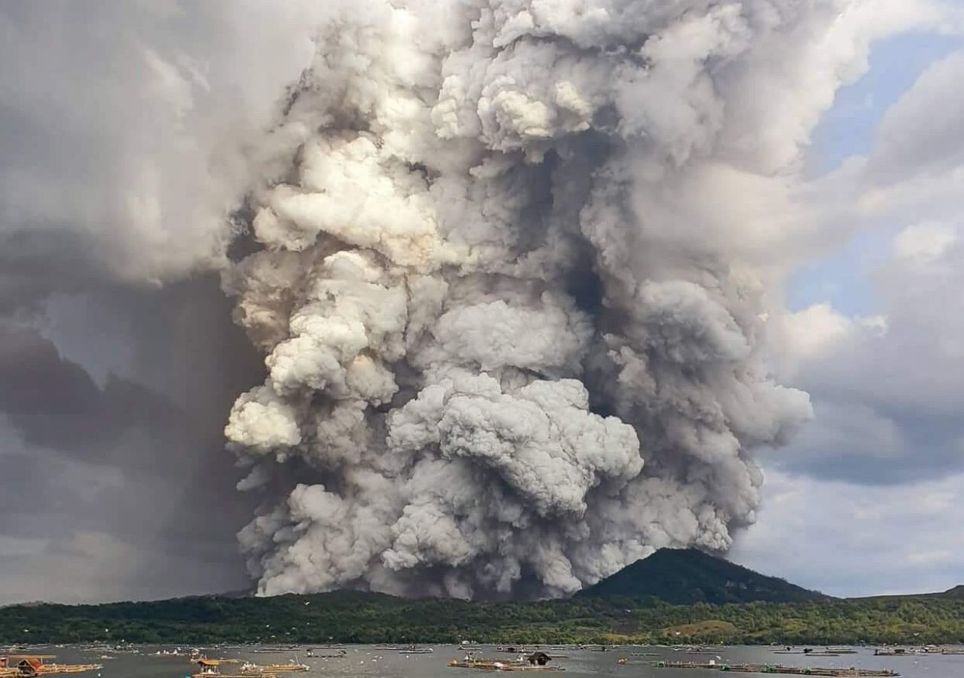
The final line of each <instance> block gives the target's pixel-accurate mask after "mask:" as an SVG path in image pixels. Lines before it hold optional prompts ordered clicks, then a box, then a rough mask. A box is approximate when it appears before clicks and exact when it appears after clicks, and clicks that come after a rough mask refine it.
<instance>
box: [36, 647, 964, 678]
mask: <svg viewBox="0 0 964 678" xmlns="http://www.w3.org/2000/svg"><path fill="white" fill-rule="evenodd" d="M425 647H432V648H433V649H434V652H431V653H426V654H402V653H401V652H400V651H399V649H391V648H385V647H375V646H371V645H358V646H347V647H346V648H345V652H344V653H343V654H342V653H340V652H338V651H337V650H336V649H328V648H326V647H324V646H315V647H314V648H309V646H303V647H297V648H293V649H289V650H283V651H280V652H271V653H265V652H263V651H258V652H255V651H254V650H255V648H254V647H246V648H243V649H242V648H237V647H234V648H226V649H222V650H216V649H207V650H206V652H207V654H208V656H210V657H231V658H238V659H246V660H249V661H252V662H254V663H257V664H276V663H281V662H287V661H289V660H295V661H296V662H298V663H303V664H307V665H309V666H310V667H311V670H310V671H308V672H307V673H292V674H289V675H290V676H293V677H297V676H305V677H306V678H307V677H309V676H324V677H333V676H379V677H384V678H437V677H441V676H445V677H447V678H463V677H465V676H472V675H477V674H482V675H485V672H480V671H475V670H471V669H453V668H449V667H448V666H447V663H448V661H449V660H450V659H461V658H462V657H464V656H465V651H464V650H463V649H461V648H459V647H457V646H455V645H433V646H425ZM165 649H169V648H165ZM309 649H313V650H314V651H313V654H315V655H325V657H324V658H322V657H318V656H315V657H311V656H309V653H308V650H309ZM529 649H534V648H529ZM540 649H543V650H545V651H546V652H548V653H549V654H550V655H557V656H558V655H565V656H563V657H560V658H558V659H556V660H555V661H554V662H553V663H554V664H556V665H558V666H559V667H560V668H563V669H565V671H566V672H565V673H564V674H557V673H548V674H539V675H547V676H551V675H565V676H662V677H663V678H709V677H710V676H713V675H716V672H709V671H706V670H699V669H692V670H690V669H659V668H655V667H654V666H653V664H654V663H655V662H656V661H658V660H660V659H667V660H673V661H694V662H707V661H709V660H714V661H717V662H731V663H758V664H760V663H769V664H783V665H786V666H813V667H817V666H820V667H837V668H839V667H850V666H857V667H860V668H870V669H893V670H895V671H898V672H900V674H901V675H902V676H904V677H905V678H964V655H910V656H906V657H875V656H874V654H873V649H872V648H871V649H866V648H860V649H858V650H857V653H856V654H842V655H840V656H837V657H807V656H805V655H802V654H782V653H781V654H777V653H775V652H774V650H775V649H778V648H769V647H725V648H714V649H711V650H710V651H704V652H701V653H690V652H687V651H684V650H677V651H674V650H673V649H672V648H664V647H653V648H644V647H618V648H608V649H607V650H606V651H605V652H601V651H599V649H598V648H597V649H579V648H576V647H564V648H562V647H556V646H552V647H542V648H540ZM157 650H158V648H157V647H144V648H141V651H142V654H137V655H128V654H116V655H113V658H112V659H102V658H101V655H102V653H103V651H102V650H97V651H90V650H84V649H82V648H80V647H56V648H50V647H44V648H41V649H38V650H37V652H38V654H56V655H57V661H58V662H78V663H80V662H97V663H101V664H103V665H104V668H103V669H102V670H101V671H100V672H99V673H100V676H102V678H107V677H108V676H110V677H112V678H183V677H184V676H189V675H190V674H191V673H193V672H194V666H193V665H192V664H191V663H190V661H189V660H188V658H187V657H158V656H152V655H151V654H150V653H153V652H155V651H157ZM188 651H189V649H188ZM473 651H474V652H475V653H476V655H480V656H484V657H489V658H496V659H508V658H512V657H513V655H510V654H508V653H505V652H500V651H499V648H497V647H496V646H494V645H485V646H481V647H478V648H473ZM336 655H342V656H336ZM515 656H517V655H515ZM621 657H623V658H626V660H627V663H625V664H619V663H617V661H618V660H619V658H621ZM77 675H78V676H91V678H94V677H95V676H96V675H98V674H97V673H86V674H77ZM729 675H733V674H729ZM742 675H754V674H742Z"/></svg>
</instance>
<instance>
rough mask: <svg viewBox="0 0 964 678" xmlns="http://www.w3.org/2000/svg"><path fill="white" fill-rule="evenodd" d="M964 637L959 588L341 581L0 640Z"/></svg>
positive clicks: (123, 610) (10, 633) (64, 611)
mask: <svg viewBox="0 0 964 678" xmlns="http://www.w3.org/2000/svg"><path fill="white" fill-rule="evenodd" d="M464 639H471V640H476V641H479V642H492V643H519V644H532V643H576V642H579V643H610V642H614V643H630V642H632V643H704V642H711V643H732V644H736V643H748V644H764V643H792V644H803V643H808V644H835V645H836V644H854V643H861V642H863V643H872V644H882V643H914V644H922V643H964V598H962V597H960V596H959V595H954V594H953V593H945V594H933V595H924V596H904V597H888V598H869V599H854V600H837V599H829V600H820V601H808V602H801V603H767V602H754V603H744V604H727V605H710V604H706V603H698V604H695V605H669V604H667V603H663V602H659V601H653V600H650V601H648V602H645V603H643V602H640V603H630V602H627V601H626V599H625V598H613V599H610V598H605V597H592V596H585V597H583V596H579V597H576V598H572V599H569V600H556V601H543V602H529V603H523V602H520V603H470V602H465V601H453V600H422V601H411V600H402V599H399V598H393V597H391V596H384V595H379V594H374V593H360V592H349V591H339V592H334V593H326V594H317V595H308V596H300V595H288V596H279V597H276V598H228V597H221V596H207V597H201V598H184V599H178V600H167V601H159V602H150V603H114V604H109V605H96V606H92V605H79V606H65V605H47V604H40V605H36V604H35V605H30V606H14V607H7V608H3V609H2V610H0V643H4V644H6V643H34V644H35V643H42V642H56V643H61V642H86V641H95V640H103V641H112V642H117V641H120V640H127V641H130V642H142V643H145V642H146V643H171V644H181V643H190V644H202V643H215V642H222V641H226V642H252V643H253V642H266V643H282V642H283V643H308V644H318V643H326V642H329V641H333V642H358V643H379V642H389V643H413V642H427V643H443V642H448V643H455V642H459V641H461V640H464Z"/></svg>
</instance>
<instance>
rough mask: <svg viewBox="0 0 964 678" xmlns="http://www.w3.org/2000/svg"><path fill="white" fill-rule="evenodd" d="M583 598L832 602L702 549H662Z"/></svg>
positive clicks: (689, 602) (676, 601)
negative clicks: (615, 597)
mask: <svg viewBox="0 0 964 678" xmlns="http://www.w3.org/2000/svg"><path fill="white" fill-rule="evenodd" d="M577 596H582V597H600V596H601V597H614V596H620V597H625V598H630V599H633V600H645V599H647V598H656V599H658V600H662V601H665V602H668V603H675V604H677V605H688V604H692V603H714V604H724V603H750V602H755V601H766V602H772V603H801V602H806V601H813V600H825V599H827V598H828V596H825V595H823V594H822V593H818V592H816V591H808V590H807V589H804V588H801V587H799V586H795V585H794V584H791V583H789V582H787V581H784V580H783V579H778V578H777V577H768V576H766V575H762V574H759V573H758V572H754V571H753V570H750V569H747V568H745V567H741V566H739V565H735V564H733V563H731V562H729V561H726V560H723V559H722V558H715V557H713V556H711V555H708V554H706V553H703V552H702V551H697V550H696V549H660V550H659V551H657V552H656V553H654V554H653V555H651V556H649V557H648V558H646V559H644V560H637V561H636V562H635V563H633V564H631V565H629V566H627V567H624V568H623V569H622V570H620V571H619V572H617V573H616V574H614V575H612V576H611V577H608V578H606V579H603V580H602V581H600V582H599V583H597V584H595V585H594V586H590V587H589V588H587V589H585V590H583V591H580V592H579V593H578V594H577Z"/></svg>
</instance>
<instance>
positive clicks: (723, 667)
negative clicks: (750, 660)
mask: <svg viewBox="0 0 964 678" xmlns="http://www.w3.org/2000/svg"><path fill="white" fill-rule="evenodd" d="M654 666H655V667H656V668H658V669H708V670H712V671H729V672H732V673H779V674H783V675H787V676H841V677H849V676H860V677H863V678H870V677H872V676H899V675H900V674H899V673H896V672H894V671H889V670H886V669H884V670H881V669H858V668H856V667H850V668H846V669H835V668H820V667H811V666H779V665H772V664H726V663H720V664H717V663H716V662H707V663H705V664H701V663H697V662H665V661H663V662H656V663H655V664H654Z"/></svg>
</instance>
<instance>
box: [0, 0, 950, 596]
mask: <svg viewBox="0 0 964 678" xmlns="http://www.w3.org/2000/svg"><path fill="white" fill-rule="evenodd" d="M837 4H839V5H840V6H841V7H843V6H844V5H852V6H857V5H868V6H871V7H872V8H873V7H876V6H878V5H879V10H880V11H879V12H873V11H872V12H869V14H873V15H874V16H891V15H894V16H896V17H897V19H898V20H895V22H894V23H893V25H890V24H888V25H886V26H884V27H882V28H881V27H879V26H875V27H874V30H873V31H870V33H872V34H873V35H874V37H875V38H876V40H875V41H874V42H872V43H871V45H870V48H869V52H868V58H867V59H866V62H865V63H861V61H862V60H861V59H860V58H855V60H854V61H855V64H856V65H855V66H854V67H853V68H852V69H850V72H848V73H847V74H845V75H844V76H842V77H841V82H840V87H839V89H838V90H837V91H836V93H835V95H834V97H833V99H832V103H831V104H830V105H829V108H827V110H825V111H823V112H822V114H821V115H820V116H819V121H818V122H817V123H816V125H815V126H814V127H813V129H812V130H810V131H809V132H808V135H809V136H808V138H809V142H808V143H807V144H806V150H805V152H804V153H803V157H802V158H801V163H800V170H799V173H798V175H796V176H795V177H794V181H797V182H798V184H797V185H796V188H797V190H796V191H794V198H793V200H790V201H788V202H787V203H786V204H783V203H780V204H779V205H778V206H777V207H776V208H775V209H780V210H785V211H786V212H787V213H786V214H775V215H774V219H773V221H774V222H776V223H786V224H795V223H797V222H798V221H801V220H806V221H808V223H814V224H817V225H816V226H814V227H813V228H812V229H811V230H809V231H806V233H804V235H801V236H800V237H799V238H796V237H795V236H793V234H790V235H788V236H787V238H786V243H788V244H787V245H786V247H787V250H791V249H792V256H790V255H789V254H787V253H786V252H782V253H781V257H780V258H781V261H787V262H790V263H785V264H781V270H780V271H779V272H778V273H773V274H772V278H771V279H772V280H773V283H772V286H771V288H770V289H769V290H768V303H769V305H770V307H771V309H772V310H771V312H770V313H769V316H768V318H767V331H768V344H767V346H768V348H767V352H768V357H769V364H770V366H771V369H772V371H773V373H774V375H775V377H776V378H777V379H778V381H780V383H783V384H786V385H789V386H794V387H797V388H800V389H803V390H804V391H806V392H808V393H809V394H810V397H811V401H812V403H813V409H814V415H815V416H814V418H813V420H812V421H810V422H809V423H808V424H807V425H806V426H805V427H804V428H803V429H802V430H801V431H800V432H799V433H798V435H796V436H795V437H794V438H793V439H792V440H791V441H790V442H789V444H788V445H786V446H784V447H780V448H778V449H765V450H760V451H759V452H758V453H757V459H758V461H759V463H760V464H761V466H762V468H763V470H764V473H765V475H766V483H765V485H764V489H763V499H762V505H761V507H760V509H759V511H757V515H756V522H755V523H754V524H753V525H751V526H749V527H747V528H745V529H744V530H742V531H741V532H739V533H738V534H737V535H736V538H735V544H734V547H733V549H732V550H731V552H730V556H729V557H730V558H731V559H733V560H734V561H736V562H739V563H741V564H744V565H746V566H749V567H752V568H754V569H757V570H760V571H762V572H765V573H767V574H773V575H777V576H781V577H784V578H786V579H788V580H790V581H792V582H794V583H797V584H800V585H802V586H806V587H808V588H814V589H819V590H821V591H824V592H826V593H829V594H832V595H841V596H855V595H870V594H883V593H895V592H923V591H936V590H944V589H947V588H950V587H952V586H955V585H958V584H962V583H964V533H962V532H961V530H960V529H959V523H960V521H961V519H962V518H964V419H962V417H961V412H962V411H964V379H962V378H961V375H964V296H962V295H961V292H960V290H961V289H962V288H964V239H962V238H961V228H962V227H964V204H962V202H961V196H962V195H964V191H962V189H964V89H962V88H961V87H960V86H959V83H960V82H961V81H962V79H964V20H962V14H961V8H959V7H958V5H957V3H956V2H949V3H946V4H944V5H942V6H941V7H942V10H941V13H940V14H939V18H938V19H935V18H934V17H935V16H938V15H936V14H935V13H934V12H935V10H934V9H933V8H934V7H936V6H938V5H932V4H931V3H925V2H921V3H912V2H908V3H907V5H905V6H903V7H904V8H905V9H902V10H901V11H905V10H906V12H907V13H906V14H901V11H897V10H894V9H893V8H894V7H896V6H897V5H895V4H894V3H893V2H891V3H888V2H885V1H883V0H881V1H880V2H877V3H875V2H873V1H872V0H868V2H865V3H861V2H858V1H857V0H854V2H850V3H847V2H840V3H837ZM229 5H230V9H228V6H229ZM906 8H912V9H906ZM915 12H916V13H915ZM320 14H321V10H320V9H319V8H318V7H317V5H314V4H313V3H303V4H302V3H288V4H285V5H284V6H279V5H278V4H277V3H267V2H254V1H245V2H235V3H219V2H211V3H168V2H130V3H110V2H101V1H98V0H92V1H91V2H88V3H76V2H74V3H71V2H56V1H51V2H46V3H14V2H8V3H0V61H2V62H3V63H4V64H5V66H4V68H3V69H0V102H3V103H0V461H2V464H3V471H2V472H0V508H2V510H0V603H6V602H17V601H30V600H41V599H42V600H57V601H64V602H80V601H104V600H119V599H129V598H160V597H167V596H173V595H184V594H190V593H203V592H213V591H233V590H240V589H245V588H247V587H249V586H250V581H249V580H248V578H247V577H246V576H245V574H244V569H243V563H242V561H241V558H240V556H239V555H238V548H237V544H236V537H235V535H236V533H237V531H238V530H239V529H240V528H241V527H242V526H243V525H244V524H245V523H246V522H247V521H248V520H249V518H250V515H251V512H252V510H253V508H254V506H253V504H254V501H255V500H254V499H253V498H251V497H250V496H247V495H244V494H241V493H238V492H237V491H236V490H235V486H236V484H237V483H238V481H239V480H240V479H241V478H242V477H243V475H244V471H243V470H242V469H239V468H237V467H236V464H235V460H234V458H233V457H232V456H230V455H229V454H227V453H226V452H225V451H224V449H223V448H224V439H223V429H224V424H225V422H226V421H227V417H228V412H229V409H230V407H231V404H232V403H233V402H234V399H235V398H236V397H237V395H238V394H239V393H241V392H243V391H244V390H246V389H247V388H250V387H251V386H252V385H254V384H256V383H259V382H260V381H262V380H263V379H264V366H263V364H262V360H261V358H260V357H259V356H258V354H257V353H256V351H255V350H254V349H253V348H252V347H251V346H250V344H249V343H248V342H247V341H246V340H245V338H244V336H243V333H242V331H241V330H240V329H239V328H238V327H237V326H236V325H235V324H234V323H233V322H232V319H231V305H230V303H229V301H228V300H227V299H226V298H225V297H224V295H223V294H222V293H221V291H220V288H219V279H218V276H217V270H218V267H219V266H220V264H221V263H223V258H224V256H225V254H224V253H225V243H226V242H227V241H229V240H230V239H231V236H232V231H231V224H230V221H229V220H228V219H227V218H225V213H226V212H227V211H228V210H229V209H230V207H231V206H232V205H234V204H235V203H234V201H236V199H237V192H236V191H237V187H238V186H243V185H244V184H245V182H246V180H247V177H248V174H249V173H250V172H251V168H250V162H251V158H250V156H249V155H245V153H244V149H245V147H246V144H247V143H248V141H249V140H250V139H251V138H252V137H253V136H254V135H255V134H256V133H257V132H258V131H259V130H261V129H263V128H264V127H266V126H267V125H268V124H269V123H270V121H271V117H272V115H274V113H275V105H276V103H277V101H278V99H279V97H280V94H281V93H282V92H283V91H284V87H285V86H286V85H287V84H288V83H290V82H291V81H293V80H295V79H297V77H298V74H299V73H300V71H301V69H302V68H303V67H304V66H305V65H306V64H307V63H308V62H309V60H310V57H311V53H312V50H313V49H314V45H313V42H312V32H311V29H310V27H311V26H312V25H313V22H314V21H315V20H316V19H317V17H318V16H319V15H320ZM883 23H885V24H886V22H883ZM905 28H906V30H904V29H905ZM853 39H854V41H855V43H856V42H859V40H858V39H857V38H856V37H854V38H853ZM855 51H858V52H859V49H858V48H856V47H855ZM801 87H806V85H805V84H804V85H801ZM805 95H806V92H803V94H802V95H801V96H805ZM762 124H764V125H765V124H766V121H765V120H764V121H763V123H762ZM778 202H779V201H778ZM791 212H792V213H791ZM735 213H736V214H739V213H740V212H739V211H738V210H737V211H736V212H735ZM787 228H793V226H788V227H787ZM801 242H802V243H803V245H804V246H802V247H800V248H799V250H797V249H794V243H801ZM65 573H69V575H70V576H69V577H68V576H64V574H65Z"/></svg>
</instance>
